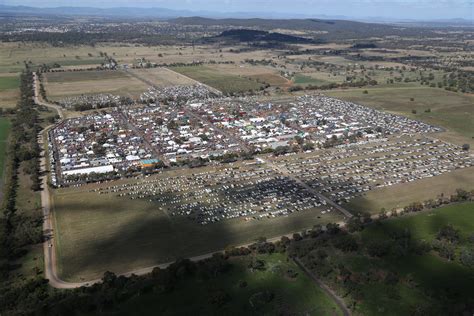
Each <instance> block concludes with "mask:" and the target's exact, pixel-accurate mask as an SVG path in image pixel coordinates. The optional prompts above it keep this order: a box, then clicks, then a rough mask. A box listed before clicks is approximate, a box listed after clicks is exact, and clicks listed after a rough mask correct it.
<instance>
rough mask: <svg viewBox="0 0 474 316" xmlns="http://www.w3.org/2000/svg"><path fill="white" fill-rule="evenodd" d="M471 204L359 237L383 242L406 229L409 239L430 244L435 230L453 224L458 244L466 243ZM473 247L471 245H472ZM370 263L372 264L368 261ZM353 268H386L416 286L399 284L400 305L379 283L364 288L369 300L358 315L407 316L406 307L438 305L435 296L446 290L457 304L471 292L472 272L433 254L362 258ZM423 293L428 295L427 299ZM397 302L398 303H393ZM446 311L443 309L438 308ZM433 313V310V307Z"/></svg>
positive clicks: (472, 226)
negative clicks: (409, 234) (412, 281)
mask: <svg viewBox="0 0 474 316" xmlns="http://www.w3.org/2000/svg"><path fill="white" fill-rule="evenodd" d="M473 210H474V203H472V202H471V203H464V204H456V205H450V206H447V207H443V208H441V209H437V210H433V211H430V212H423V213H420V214H416V215H412V216H406V217H401V218H396V219H391V220H387V221H384V222H383V223H382V224H381V225H373V226H371V227H369V228H368V229H366V230H364V231H363V232H362V234H361V236H362V239H363V240H364V241H370V240H374V239H378V240H382V239H386V238H390V237H389V236H390V233H391V232H392V231H400V230H404V229H409V230H410V232H411V235H412V238H414V239H417V240H426V241H431V240H433V239H434V238H435V236H436V233H437V232H438V230H439V229H440V228H441V227H442V226H443V225H446V224H448V223H449V224H452V225H453V226H454V227H455V228H456V229H458V230H459V231H460V235H461V245H462V244H466V243H469V242H468V241H467V237H468V236H470V235H472V233H473V232H474V212H473ZM471 245H472V244H471ZM370 261H372V262H370ZM352 264H353V267H354V268H356V267H359V268H360V269H361V270H366V271H367V270H369V269H373V268H375V267H380V268H388V269H391V270H393V271H397V272H398V273H400V277H402V278H412V279H413V280H414V283H415V284H417V286H416V287H409V286H407V285H406V284H404V282H401V283H400V284H399V285H398V286H397V287H396V291H397V292H398V294H399V295H400V296H401V297H402V298H403V299H402V301H403V304H400V303H397V304H393V302H395V301H394V300H393V299H390V298H389V296H390V295H389V294H388V293H389V291H387V290H386V287H385V286H384V285H382V284H380V286H378V287H375V288H374V287H373V286H367V287H366V289H365V291H367V293H368V297H371V298H372V299H371V300H367V301H364V303H363V304H362V305H361V306H360V310H359V312H360V314H363V315H375V314H377V313H381V312H383V313H384V315H387V314H388V315H406V314H408V312H409V308H413V307H415V306H417V305H418V304H419V305H420V306H423V305H425V304H426V303H427V301H428V300H429V301H428V302H429V304H434V306H435V307H436V304H439V303H437V302H436V298H437V297H443V296H444V295H445V294H444V292H445V291H447V290H448V289H449V291H450V294H451V295H453V293H456V295H454V296H455V297H456V301H457V302H462V301H463V300H465V299H467V298H470V299H472V293H474V271H473V270H472V269H469V268H467V267H465V266H462V265H461V264H460V263H459V261H458V260H455V261H454V262H449V261H446V260H445V259H442V258H440V257H439V256H437V255H436V254H434V253H431V252H430V253H427V254H424V255H422V256H416V255H409V256H403V257H398V258H393V257H388V258H385V259H383V260H380V259H379V260H377V259H370V260H369V259H366V258H365V259H362V258H359V260H358V262H357V260H353V262H352ZM425 291H427V292H429V293H431V295H432V297H431V298H428V297H426V295H425ZM396 301H397V302H400V300H396ZM439 307H440V308H441V307H444V308H446V306H439ZM435 310H436V308H435Z"/></svg>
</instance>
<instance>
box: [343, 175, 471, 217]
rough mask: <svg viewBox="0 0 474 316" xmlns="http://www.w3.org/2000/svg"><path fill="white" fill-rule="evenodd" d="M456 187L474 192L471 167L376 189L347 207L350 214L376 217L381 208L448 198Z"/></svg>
mask: <svg viewBox="0 0 474 316" xmlns="http://www.w3.org/2000/svg"><path fill="white" fill-rule="evenodd" d="M458 188H463V189H465V190H474V167H471V168H467V169H459V170H455V171H453V172H449V173H446V174H443V175H440V176H436V177H432V178H425V179H421V180H417V181H414V182H410V183H403V184H397V185H392V186H390V187H385V188H380V189H375V190H373V191H369V192H367V193H366V194H365V195H363V196H360V197H357V198H355V199H353V200H351V201H350V202H349V203H348V204H347V205H346V207H347V208H348V209H349V210H350V211H351V212H353V213H357V212H361V211H363V212H369V213H372V214H377V213H379V212H380V210H381V209H382V208H385V209H386V210H387V211H389V210H391V209H392V208H401V207H404V206H407V205H408V204H410V203H412V202H423V201H425V200H428V199H431V198H436V197H437V196H438V195H440V194H444V195H445V196H449V195H450V194H453V193H454V192H455V191H456V189H458Z"/></svg>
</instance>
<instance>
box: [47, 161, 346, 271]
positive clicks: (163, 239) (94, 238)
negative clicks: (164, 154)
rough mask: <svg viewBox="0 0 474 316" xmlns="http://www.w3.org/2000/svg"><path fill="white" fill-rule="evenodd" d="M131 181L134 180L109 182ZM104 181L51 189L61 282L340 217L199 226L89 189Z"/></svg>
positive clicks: (153, 205)
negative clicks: (52, 190) (75, 186)
mask: <svg viewBox="0 0 474 316" xmlns="http://www.w3.org/2000/svg"><path fill="white" fill-rule="evenodd" d="M209 170H211V169H209ZM193 172H197V169H191V170H187V169H184V170H179V171H167V172H164V173H162V174H159V175H155V176H152V177H149V178H146V180H150V179H166V178H168V177H170V176H172V175H174V174H175V173H176V174H189V175H190V176H191V174H192V173H193ZM132 181H136V180H120V181H116V182H114V183H113V184H114V185H121V184H125V183H130V182H132ZM140 181H144V180H140ZM109 185H111V183H108V184H107V183H103V184H91V185H85V186H81V187H78V188H66V189H58V190H55V191H54V193H53V207H54V214H55V223H56V226H55V227H56V228H55V232H56V234H55V236H56V247H57V248H56V251H57V254H58V264H59V273H60V275H61V277H62V278H64V279H65V280H81V279H85V280H90V279H94V278H97V277H100V276H101V275H102V274H103V272H104V271H106V270H110V271H114V272H116V273H121V272H127V271H130V270H134V269H137V268H143V267H148V266H153V265H156V264H159V263H165V262H169V261H173V260H175V259H176V258H180V257H190V256H193V255H201V254H204V253H208V252H213V251H217V250H221V249H224V248H225V247H227V246H229V245H234V246H235V245H241V244H245V243H248V242H252V241H254V240H256V239H257V238H258V237H261V236H265V237H267V238H271V237H275V236H280V235H284V234H288V233H291V232H294V231H301V230H302V229H303V228H307V227H312V226H313V225H315V224H324V223H328V222H339V221H341V220H342V216H340V215H339V214H337V213H335V212H331V213H326V214H325V215H321V214H320V212H319V211H318V212H314V211H311V210H305V211H300V212H295V213H293V214H291V215H289V216H286V217H285V216H280V217H276V218H264V219H262V220H250V221H246V220H244V219H243V218H234V219H228V220H223V221H220V222H217V223H211V224H208V225H204V226H203V225H199V224H198V223H197V222H195V221H192V220H190V219H188V218H187V217H182V216H172V215H170V214H169V212H166V211H165V210H163V209H160V205H158V204H157V202H156V201H152V200H149V199H133V200H132V199H130V197H128V196H122V197H120V196H117V195H116V194H99V193H98V192H91V190H95V189H99V188H105V187H107V186H109ZM178 207H179V202H178V203H177V204H176V208H178ZM78 254H80V255H78Z"/></svg>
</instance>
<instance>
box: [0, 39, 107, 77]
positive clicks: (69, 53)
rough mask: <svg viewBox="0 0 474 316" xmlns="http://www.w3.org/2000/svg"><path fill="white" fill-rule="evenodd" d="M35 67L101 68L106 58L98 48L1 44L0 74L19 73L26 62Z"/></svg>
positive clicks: (40, 44)
mask: <svg viewBox="0 0 474 316" xmlns="http://www.w3.org/2000/svg"><path fill="white" fill-rule="evenodd" d="M25 61H26V62H28V63H30V62H31V63H30V65H31V66H34V65H42V64H46V65H53V64H59V65H61V66H74V65H89V66H91V67H96V66H99V65H100V64H101V63H102V62H103V61H104V58H103V57H100V55H99V51H98V50H97V49H96V48H93V47H90V46H85V45H80V46H74V45H66V46H64V47H53V46H50V45H49V44H46V43H0V73H6V72H19V71H22V70H23V69H24V62H25Z"/></svg>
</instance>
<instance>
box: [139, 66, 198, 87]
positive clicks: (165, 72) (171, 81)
mask: <svg viewBox="0 0 474 316" xmlns="http://www.w3.org/2000/svg"><path fill="white" fill-rule="evenodd" d="M130 72H132V73H135V74H137V75H138V76H140V77H141V78H144V79H146V80H148V81H150V82H153V84H154V85H155V86H158V87H165V86H172V85H193V84H195V81H194V80H190V79H189V78H188V77H185V76H183V75H180V74H179V73H176V72H174V71H170V70H169V69H167V68H161V67H160V68H150V69H131V70H130Z"/></svg>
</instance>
